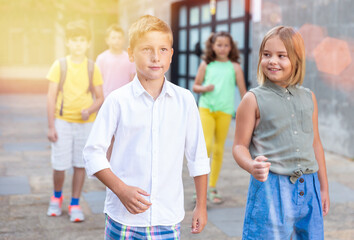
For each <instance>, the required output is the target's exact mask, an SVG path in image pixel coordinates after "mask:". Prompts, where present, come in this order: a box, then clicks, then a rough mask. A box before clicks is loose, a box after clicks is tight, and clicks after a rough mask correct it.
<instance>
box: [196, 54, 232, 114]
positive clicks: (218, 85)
mask: <svg viewBox="0 0 354 240" xmlns="http://www.w3.org/2000/svg"><path fill="white" fill-rule="evenodd" d="M209 84H213V85H214V90H213V91H211V92H205V93H203V94H202V95H201V97H200V98H199V107H203V108H208V109H209V110H210V111H211V112H216V111H221V112H224V113H228V114H231V115H234V114H235V112H236V108H235V91H236V89H237V86H236V74H235V69H234V66H233V64H232V62H231V61H227V62H219V61H214V62H211V63H209V64H208V65H207V67H206V70H205V77H204V82H203V85H204V86H206V85H209Z"/></svg>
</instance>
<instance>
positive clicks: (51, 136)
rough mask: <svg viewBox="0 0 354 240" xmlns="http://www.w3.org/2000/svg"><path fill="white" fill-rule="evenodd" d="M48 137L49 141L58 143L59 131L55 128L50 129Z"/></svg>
mask: <svg viewBox="0 0 354 240" xmlns="http://www.w3.org/2000/svg"><path fill="white" fill-rule="evenodd" d="M47 137H48V139H49V141H51V142H56V141H57V140H58V134H57V130H55V128H54V127H53V128H49V129H48V134H47Z"/></svg>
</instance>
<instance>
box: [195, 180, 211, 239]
mask: <svg viewBox="0 0 354 240" xmlns="http://www.w3.org/2000/svg"><path fill="white" fill-rule="evenodd" d="M207 183H208V175H207V174H205V175H201V176H196V177H194V184H195V190H196V193H197V199H196V205H195V208H194V210H193V218H192V233H200V232H201V231H202V230H203V229H204V227H205V225H206V223H207V221H208V214H207V203H206V202H207V200H206V199H207Z"/></svg>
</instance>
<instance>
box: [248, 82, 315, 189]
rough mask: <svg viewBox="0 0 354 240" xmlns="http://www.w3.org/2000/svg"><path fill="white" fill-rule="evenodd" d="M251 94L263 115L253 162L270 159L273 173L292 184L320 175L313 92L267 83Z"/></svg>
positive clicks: (253, 145)
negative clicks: (314, 133) (311, 175)
mask: <svg viewBox="0 0 354 240" xmlns="http://www.w3.org/2000/svg"><path fill="white" fill-rule="evenodd" d="M250 92H252V93H253V94H254V95H255V96H256V99H257V104H258V108H259V113H260V121H259V124H258V125H257V127H256V128H255V130H254V132H253V136H252V141H251V143H250V148H249V149H250V153H251V156H252V158H255V157H257V156H260V155H263V156H265V157H267V158H268V161H269V162H270V163H271V164H272V165H271V166H270V171H271V172H274V173H277V174H281V175H288V176H291V178H290V180H291V181H292V182H295V181H296V180H297V178H299V177H300V176H301V175H302V174H309V173H314V172H317V171H318V164H317V161H316V158H315V153H314V150H313V147H312V144H313V138H314V136H313V124H312V114H313V110H314V106H313V101H312V94H311V91H310V90H309V89H307V88H304V87H301V86H289V87H288V88H282V87H280V86H278V85H276V84H274V83H273V82H271V81H269V80H267V81H266V82H265V83H264V84H263V85H262V86H259V87H257V88H254V89H251V90H250Z"/></svg>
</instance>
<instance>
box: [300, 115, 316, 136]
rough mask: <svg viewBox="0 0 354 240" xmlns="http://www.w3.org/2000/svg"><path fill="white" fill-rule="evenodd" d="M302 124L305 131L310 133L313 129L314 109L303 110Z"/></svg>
mask: <svg viewBox="0 0 354 240" xmlns="http://www.w3.org/2000/svg"><path fill="white" fill-rule="evenodd" d="M301 125H302V130H303V131H304V132H305V133H309V132H311V131H312V125H313V123H312V110H311V109H303V110H301Z"/></svg>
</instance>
